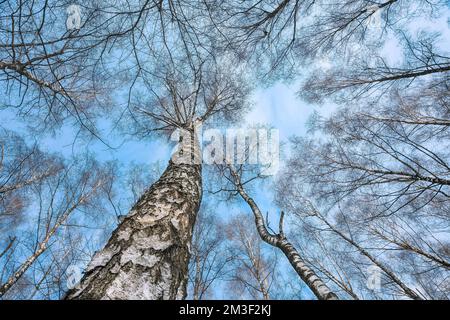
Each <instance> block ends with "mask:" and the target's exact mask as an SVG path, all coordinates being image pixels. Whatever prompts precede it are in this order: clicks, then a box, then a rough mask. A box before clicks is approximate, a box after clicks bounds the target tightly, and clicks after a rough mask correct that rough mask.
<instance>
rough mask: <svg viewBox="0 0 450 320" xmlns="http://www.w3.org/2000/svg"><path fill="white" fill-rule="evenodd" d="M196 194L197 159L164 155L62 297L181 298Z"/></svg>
mask: <svg viewBox="0 0 450 320" xmlns="http://www.w3.org/2000/svg"><path fill="white" fill-rule="evenodd" d="M201 196H202V178H201V164H177V163H175V162H174V161H173V160H170V162H169V165H168V167H167V169H166V171H165V172H164V173H163V175H162V176H161V178H160V179H159V180H158V181H157V182H156V183H154V184H153V185H152V186H151V187H150V188H149V189H148V190H147V191H146V192H145V193H144V194H143V195H142V196H141V198H140V199H139V200H138V202H137V203H136V204H135V205H134V207H133V208H132V209H131V211H130V213H129V214H128V216H127V217H126V218H125V219H124V221H122V223H121V224H120V225H119V226H118V228H117V229H116V230H115V231H114V232H113V234H112V236H111V238H110V239H109V241H108V243H107V244H106V246H105V247H104V249H103V250H101V251H99V252H97V253H96V255H95V256H94V258H93V259H92V261H91V263H90V264H89V266H88V268H87V270H86V273H85V275H84V277H83V279H82V280H81V282H80V284H79V285H78V286H77V288H75V289H72V290H71V291H69V292H68V294H67V296H66V299H139V300H142V299H149V300H150V299H151V300H156V299H165V300H168V299H184V298H185V297H186V284H187V279H188V263H189V258H190V245H191V239H192V232H193V227H194V223H195V219H196V215H197V212H198V209H199V206H200V201H201Z"/></svg>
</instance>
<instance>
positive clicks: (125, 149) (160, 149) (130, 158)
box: [0, 10, 450, 297]
mask: <svg viewBox="0 0 450 320" xmlns="http://www.w3.org/2000/svg"><path fill="white" fill-rule="evenodd" d="M449 12H450V10H447V12H446V14H445V15H442V16H440V17H439V18H438V19H436V20H435V21H431V20H427V21H425V20H424V21H423V23H420V24H417V22H416V24H414V25H411V26H410V31H411V32H413V33H415V32H418V31H420V30H421V29H422V30H423V29H432V30H435V31H439V32H441V33H442V39H447V40H448V39H450V29H449V25H448V23H449V17H450V14H449ZM440 44H441V45H442V46H443V49H446V50H449V49H450V48H449V47H450V41H442V42H441V43H440ZM381 52H382V54H383V55H384V56H385V57H386V58H387V59H388V61H389V62H391V63H393V64H398V63H401V56H402V54H401V52H400V49H399V46H398V43H397V40H396V39H395V38H393V37H392V38H390V39H389V40H388V41H387V42H386V45H385V47H384V48H382V50H381ZM298 88H299V83H298V82H296V83H291V84H285V83H281V82H278V83H275V84H273V85H272V86H271V87H269V88H260V89H257V90H256V91H255V92H254V93H253V95H252V99H251V100H252V101H253V108H252V110H251V111H250V112H249V113H248V114H247V115H246V117H245V119H243V121H242V123H241V124H240V126H241V127H244V128H245V127H247V126H248V127H251V126H254V125H259V124H263V125H271V126H273V127H274V128H276V129H278V130H279V132H280V139H281V141H282V142H286V141H287V140H288V138H289V137H290V136H292V135H305V134H306V130H307V129H306V126H305V124H306V122H307V120H308V118H309V117H310V116H311V114H312V113H313V112H314V111H315V110H316V111H318V112H320V113H321V114H322V115H325V116H327V115H330V114H331V112H332V111H333V110H335V106H334V105H331V104H326V105H323V106H314V105H309V104H307V103H305V102H304V101H302V100H301V99H299V98H298V97H297V91H298ZM0 118H1V125H2V126H4V127H7V128H9V129H13V130H15V131H19V132H20V131H24V130H25V128H24V126H23V124H22V123H21V122H20V121H19V120H18V119H17V118H16V117H15V116H14V115H13V113H12V112H11V111H8V110H2V111H0ZM108 125H109V124H108V122H106V121H105V122H104V123H102V124H101V126H100V127H101V128H103V131H104V132H103V134H104V136H105V137H106V140H108V142H109V143H110V144H111V145H112V146H114V147H117V148H115V149H113V150H111V149H108V148H107V147H106V146H105V145H103V144H102V143H101V142H99V141H97V140H94V141H92V142H91V143H90V144H89V145H88V146H86V145H85V142H84V141H77V142H76V144H75V145H73V142H74V136H75V135H76V132H75V131H74V130H73V129H72V128H71V127H70V125H65V126H64V127H63V128H62V129H61V130H59V131H58V132H57V134H56V135H55V136H46V137H45V138H44V139H42V140H41V141H40V147H41V149H43V150H46V151H50V152H56V153H60V154H62V155H64V156H66V157H70V156H71V155H72V154H73V152H75V153H79V152H84V151H85V150H86V149H87V150H89V152H91V153H93V154H94V156H95V158H96V159H98V160H99V161H109V160H117V161H118V162H119V164H120V165H121V166H122V168H123V169H126V168H128V167H129V166H130V165H131V164H133V163H136V164H143V165H148V166H149V168H150V166H151V165H152V164H154V163H155V162H158V161H159V162H160V163H161V164H162V165H163V166H164V165H165V164H166V163H167V161H168V160H169V157H170V151H171V149H172V145H171V144H170V143H169V142H168V141H167V140H166V139H162V138H151V139H149V138H147V139H137V138H129V139H124V138H123V136H120V134H117V133H116V134H115V135H111V134H109V133H108ZM255 190H256V188H255ZM251 196H253V197H254V198H255V200H256V201H257V203H258V205H259V206H260V208H261V209H262V211H263V212H266V211H268V212H269V213H270V214H271V218H272V219H273V220H275V219H276V218H277V217H278V214H279V209H278V208H277V207H276V206H274V204H273V203H272V186H271V184H270V183H263V184H260V185H259V186H258V188H257V191H255V192H254V194H252V195H251ZM206 197H207V198H208V200H209V201H216V200H215V199H214V198H211V197H210V196H209V195H206ZM128 205H129V206H130V205H131V203H129V204H128ZM231 206H232V208H231V209H230V207H229V206H227V205H225V204H224V203H221V204H219V205H218V206H217V210H216V213H217V214H219V215H221V216H222V217H224V216H225V217H226V216H227V215H228V216H231V215H233V214H236V213H239V212H246V213H248V214H251V212H250V210H249V208H248V207H247V205H246V204H245V203H243V202H242V201H239V202H237V203H235V204H232V205H231ZM274 225H276V223H274ZM111 227H113V226H111ZM218 296H219V297H220V294H219V295H218Z"/></svg>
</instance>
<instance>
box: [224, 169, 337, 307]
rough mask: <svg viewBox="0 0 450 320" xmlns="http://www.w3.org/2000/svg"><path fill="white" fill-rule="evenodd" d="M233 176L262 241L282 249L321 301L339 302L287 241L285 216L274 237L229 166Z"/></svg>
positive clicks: (256, 206) (301, 277)
mask: <svg viewBox="0 0 450 320" xmlns="http://www.w3.org/2000/svg"><path fill="white" fill-rule="evenodd" d="M229 169H230V172H231V175H232V176H233V178H234V183H235V186H236V189H237V192H238V193H239V195H240V196H241V197H242V199H244V201H245V202H247V204H248V205H249V207H250V208H251V210H252V212H253V215H254V217H255V224H256V229H257V230H258V234H259V236H260V237H261V239H262V240H263V241H264V242H266V243H268V244H269V245H271V246H273V247H277V248H278V249H280V250H281V251H282V252H283V253H284V255H285V256H286V258H287V259H288V260H289V263H290V264H291V266H292V268H294V270H295V272H297V274H298V276H299V277H300V279H302V280H303V282H304V283H305V284H306V285H307V286H308V287H309V288H310V289H311V291H312V292H313V293H314V295H315V296H316V297H317V299H319V300H338V299H339V298H338V296H337V295H336V294H335V293H334V292H333V291H331V289H330V288H329V287H328V286H327V285H326V283H325V282H324V281H323V280H322V279H321V278H320V277H319V276H318V275H317V274H316V273H315V272H314V270H313V269H311V268H310V267H309V266H308V265H307V264H306V262H305V261H304V259H303V258H302V257H301V255H300V254H299V252H298V251H297V249H296V248H295V247H294V246H293V245H292V244H291V243H290V242H289V241H288V240H287V239H286V237H285V235H284V232H283V230H282V226H283V215H282V217H281V219H280V233H279V234H277V235H273V234H271V233H269V231H268V230H267V228H266V225H265V223H264V218H263V215H262V213H261V211H260V210H259V207H258V205H257V204H256V203H255V201H254V200H253V199H252V198H251V197H250V196H249V195H248V194H247V193H246V192H245V190H244V187H243V186H242V184H241V180H240V177H239V176H238V174H237V173H236V172H235V171H234V169H233V168H231V167H230V166H229Z"/></svg>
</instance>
